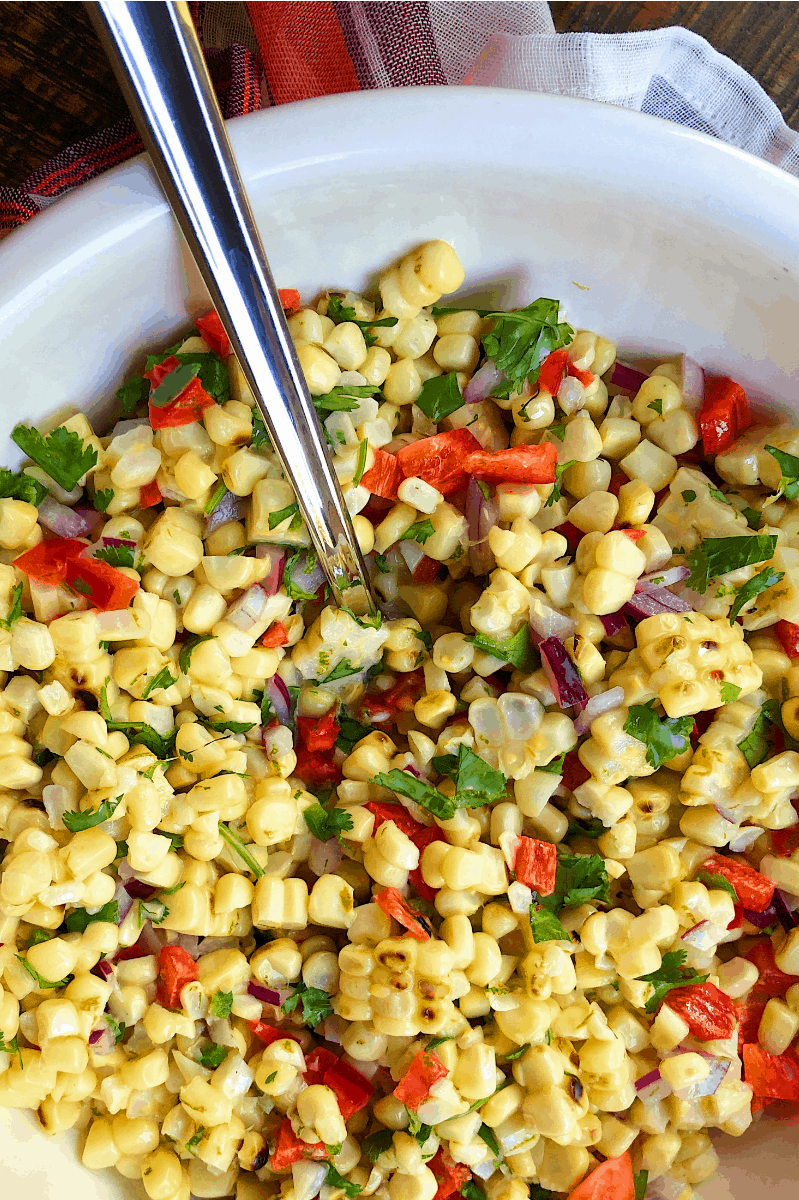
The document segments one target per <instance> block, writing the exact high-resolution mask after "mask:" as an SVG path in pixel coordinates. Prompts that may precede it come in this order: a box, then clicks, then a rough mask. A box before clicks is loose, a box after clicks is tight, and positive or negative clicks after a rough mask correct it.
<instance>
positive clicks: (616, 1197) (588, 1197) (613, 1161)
mask: <svg viewBox="0 0 799 1200" xmlns="http://www.w3.org/2000/svg"><path fill="white" fill-rule="evenodd" d="M634 1197H635V1180H634V1178H633V1164H632V1161H631V1159H630V1155H629V1152H628V1151H627V1150H625V1151H624V1154H619V1155H618V1157H617V1158H606V1159H605V1161H604V1162H603V1163H600V1164H599V1166H598V1167H595V1168H594V1170H593V1171H592V1172H591V1174H590V1175H586V1177H585V1179H584V1180H583V1181H582V1183H578V1184H577V1187H576V1188H575V1189H574V1190H573V1191H572V1192H571V1194H570V1195H569V1200H634Z"/></svg>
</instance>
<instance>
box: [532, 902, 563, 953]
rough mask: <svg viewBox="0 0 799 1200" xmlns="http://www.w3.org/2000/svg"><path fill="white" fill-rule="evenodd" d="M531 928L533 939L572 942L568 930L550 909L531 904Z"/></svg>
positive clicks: (537, 940)
mask: <svg viewBox="0 0 799 1200" xmlns="http://www.w3.org/2000/svg"><path fill="white" fill-rule="evenodd" d="M530 928H531V929H532V931H533V941H534V942H536V944H537V943H539V942H570V941H571V938H570V937H569V935H568V933H567V932H566V930H565V929H564V928H563V926H562V925H561V923H560V921H559V920H558V918H557V917H556V916H555V914H554V913H553V912H550V911H549V909H546V908H540V907H537V906H536V905H535V904H532V905H531V906H530Z"/></svg>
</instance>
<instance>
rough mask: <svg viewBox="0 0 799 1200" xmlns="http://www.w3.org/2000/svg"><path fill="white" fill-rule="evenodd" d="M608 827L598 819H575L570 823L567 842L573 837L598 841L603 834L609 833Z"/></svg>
mask: <svg viewBox="0 0 799 1200" xmlns="http://www.w3.org/2000/svg"><path fill="white" fill-rule="evenodd" d="M607 831H608V827H607V825H605V824H603V822H602V821H600V820H599V818H598V817H588V819H587V820H583V818H582V817H573V818H572V820H571V821H570V822H569V828H568V829H567V830H566V840H567V841H569V840H570V839H571V838H573V837H584V838H592V839H593V840H596V839H597V838H600V837H602V834H603V833H607Z"/></svg>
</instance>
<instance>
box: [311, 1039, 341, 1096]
mask: <svg viewBox="0 0 799 1200" xmlns="http://www.w3.org/2000/svg"><path fill="white" fill-rule="evenodd" d="M337 1062H338V1055H337V1054H334V1053H333V1051H332V1050H328V1049H326V1048H325V1047H324V1046H314V1048H313V1050H311V1052H310V1054H306V1055H305V1083H306V1084H307V1085H308V1087H310V1085H311V1084H312V1083H321V1082H322V1080H323V1079H324V1077H325V1071H327V1070H329V1068H330V1067H333V1066H335V1064H336V1063H337Z"/></svg>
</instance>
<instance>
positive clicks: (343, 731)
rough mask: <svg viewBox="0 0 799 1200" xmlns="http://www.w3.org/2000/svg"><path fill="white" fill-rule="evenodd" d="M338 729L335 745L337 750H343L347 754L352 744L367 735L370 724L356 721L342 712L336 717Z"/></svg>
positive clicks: (369, 731)
mask: <svg viewBox="0 0 799 1200" xmlns="http://www.w3.org/2000/svg"><path fill="white" fill-rule="evenodd" d="M337 720H338V724H339V731H338V737H337V738H336V746H337V748H338V749H339V750H343V751H344V753H345V754H349V753H350V751H351V750H352V748H353V746H354V745H355V744H356V743H357V742H359V741H360V740H361V738H365V737H368V735H369V734H370V733H371V732H372V726H371V725H362V724H361V722H360V721H356V720H355V718H354V717H350V716H348V715H347V714H346V713H344V712H342V713H340V714H339V716H338V718H337Z"/></svg>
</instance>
